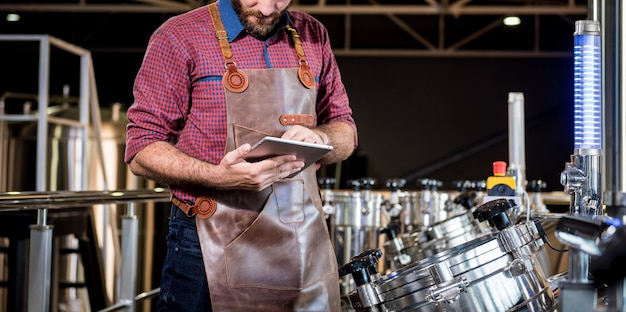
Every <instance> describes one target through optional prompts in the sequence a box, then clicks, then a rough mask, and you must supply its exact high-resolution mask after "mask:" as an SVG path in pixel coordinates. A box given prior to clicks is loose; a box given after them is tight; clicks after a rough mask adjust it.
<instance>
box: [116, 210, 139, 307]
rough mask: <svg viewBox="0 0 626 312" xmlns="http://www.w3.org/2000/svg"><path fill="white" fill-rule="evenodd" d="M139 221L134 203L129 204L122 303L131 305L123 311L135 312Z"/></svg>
mask: <svg viewBox="0 0 626 312" xmlns="http://www.w3.org/2000/svg"><path fill="white" fill-rule="evenodd" d="M138 229H139V221H138V220H137V217H136V216H135V215H134V203H129V204H128V210H127V214H126V215H124V216H122V270H121V276H120V294H119V300H120V301H121V302H128V303H129V305H128V306H127V307H125V308H124V309H123V311H129V312H130V311H135V301H134V300H135V283H136V281H137V246H138V237H139V235H138V233H139V232H138Z"/></svg>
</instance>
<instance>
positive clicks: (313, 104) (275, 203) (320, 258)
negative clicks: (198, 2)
mask: <svg viewBox="0 0 626 312" xmlns="http://www.w3.org/2000/svg"><path fill="white" fill-rule="evenodd" d="M290 2H291V1H290V0H217V2H213V3H211V4H208V5H206V6H203V7H200V8H197V9H194V10H192V11H189V12H186V13H184V14H181V15H178V16H175V17H173V18H171V19H169V20H168V21H166V22H165V23H163V25H161V26H160V27H159V28H158V29H157V30H156V31H155V32H154V33H153V35H152V36H151V38H150V41H149V44H148V47H147V50H146V53H145V56H144V60H143V63H142V65H141V68H140V69H139V72H138V74H137V77H136V80H135V84H134V89H133V94H134V98H135V99H134V103H133V105H132V106H131V107H130V108H129V110H128V118H129V124H128V126H127V142H126V143H127V144H126V158H125V160H126V162H127V163H128V164H129V166H130V169H131V171H132V172H133V173H134V174H136V175H138V176H143V177H146V178H149V179H153V180H155V181H158V182H160V183H163V184H166V185H168V187H169V189H170V192H171V193H172V207H171V212H170V221H169V233H168V235H167V238H166V239H167V245H168V251H167V256H166V259H165V264H164V266H163V276H162V281H161V289H160V296H159V302H158V304H157V307H158V310H159V311H211V310H213V311H219V312H223V311H263V312H268V311H339V310H340V298H339V297H340V294H339V279H338V272H337V260H336V258H335V255H334V252H333V247H332V244H331V242H330V239H329V235H328V229H327V227H326V222H325V217H324V214H323V212H322V210H321V206H322V205H321V199H320V193H319V189H318V185H317V179H316V168H317V167H319V166H309V167H306V168H303V166H304V163H303V161H301V160H299V159H297V158H296V156H295V155H278V156H274V157H271V158H268V159H265V160H262V161H258V162H248V161H246V155H247V154H248V153H249V152H250V150H251V145H252V144H254V143H255V142H257V141H258V140H260V139H261V138H262V137H265V136H273V137H280V138H283V139H288V140H295V141H301V142H310V143H318V144H326V145H331V146H332V147H333V150H332V151H331V152H330V153H328V154H326V155H325V156H324V157H323V158H322V159H320V161H319V163H321V164H324V163H326V164H329V163H334V162H338V161H342V160H344V159H346V158H347V157H348V156H350V155H351V154H352V152H353V151H354V149H355V147H356V145H357V131H356V125H355V122H354V119H353V118H352V110H351V108H350V106H349V102H348V97H347V94H346V90H345V88H344V85H343V83H342V81H341V76H340V73H339V69H338V67H337V63H336V60H335V57H334V55H333V53H332V50H331V46H330V41H329V38H328V32H327V30H326V28H325V27H324V26H323V25H322V24H321V23H320V22H319V21H317V20H316V19H314V18H313V17H311V16H310V15H308V14H305V13H302V12H295V11H291V10H287V7H288V6H289V3H290Z"/></svg>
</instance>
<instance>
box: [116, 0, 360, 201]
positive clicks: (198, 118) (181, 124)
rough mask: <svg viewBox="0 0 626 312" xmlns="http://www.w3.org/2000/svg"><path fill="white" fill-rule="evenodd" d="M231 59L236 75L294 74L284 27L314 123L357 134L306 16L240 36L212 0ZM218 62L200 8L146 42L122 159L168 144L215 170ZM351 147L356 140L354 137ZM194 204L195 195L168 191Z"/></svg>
mask: <svg viewBox="0 0 626 312" xmlns="http://www.w3.org/2000/svg"><path fill="white" fill-rule="evenodd" d="M218 8H219V11H220V15H221V17H222V22H223V24H224V27H225V28H226V31H227V33H228V37H229V41H230V44H231V49H232V52H233V59H234V60H235V63H236V64H237V67H238V68H240V69H244V70H245V69H246V68H249V69H262V68H295V67H297V66H298V58H297V55H296V51H295V48H294V47H293V45H292V43H291V40H290V38H289V34H288V32H287V31H286V29H285V25H286V24H287V23H291V25H292V26H293V27H294V28H295V29H296V30H297V31H298V34H299V35H300V40H301V42H302V46H303V48H304V51H305V54H306V57H307V61H308V64H309V67H310V69H311V71H312V73H313V74H314V76H315V80H316V87H317V104H316V106H317V108H316V111H317V119H318V123H319V124H324V123H327V122H329V121H333V120H342V121H345V122H347V123H348V124H350V125H351V126H352V127H353V128H354V129H355V133H356V126H355V123H354V120H353V118H352V116H351V115H352V110H351V109H350V107H349V103H348V97H347V94H346V91H345V88H344V85H343V83H342V82H341V76H340V73H339V69H338V67H337V63H336V61H335V58H334V55H333V54H332V50H331V47H330V41H329V38H328V33H327V31H326V28H325V27H324V26H323V25H322V24H321V23H320V22H319V21H317V20H315V19H314V18H313V17H311V16H310V15H307V14H304V13H301V12H291V11H289V13H288V15H287V16H285V18H284V19H283V20H282V21H281V23H280V25H279V26H280V27H279V29H278V31H277V33H276V34H275V35H274V36H272V37H271V38H269V39H267V40H266V41H261V40H258V39H256V38H254V37H252V36H248V35H246V32H245V30H244V28H243V25H242V24H241V22H240V21H239V18H238V17H237V15H236V13H235V11H234V10H233V8H232V5H231V3H230V1H227V0H218ZM224 71H225V69H224V59H223V56H222V52H221V50H220V47H219V44H218V41H217V37H216V35H215V28H214V27H213V23H212V22H211V17H210V14H209V12H208V8H207V7H206V6H203V7H200V8H198V9H195V10H192V11H189V12H187V13H184V14H181V15H179V16H176V17H173V18H171V19H169V20H168V21H166V22H165V23H164V24H163V25H161V27H159V28H158V29H157V30H156V31H155V32H154V33H153V35H152V37H151V38H150V42H149V44H148V47H147V50H146V53H145V56H144V60H143V63H142V65H141V68H140V69H139V72H138V74H137V77H136V80H135V85H134V89H133V94H134V97H135V102H134V103H133V105H132V106H131V107H130V108H129V109H128V119H129V120H130V122H129V124H128V126H127V139H126V155H125V161H126V162H130V161H131V159H132V158H133V157H134V156H135V155H136V154H137V153H138V152H139V151H140V150H141V149H143V148H144V147H145V146H147V145H149V144H151V143H153V142H156V141H167V142H172V143H173V144H175V146H176V147H177V148H178V149H180V150H181V151H183V152H185V153H186V154H188V155H190V156H192V157H195V158H198V159H202V160H205V161H208V162H210V163H213V164H218V163H219V162H220V161H221V159H222V157H223V156H224V150H225V146H226V136H227V126H226V100H225V95H224V90H223V85H222V75H223V74H224ZM355 141H356V138H355ZM171 192H172V194H173V195H174V196H176V197H177V198H179V199H181V200H187V201H193V200H194V199H195V197H196V196H197V195H199V194H200V193H201V190H190V189H185V190H183V189H171Z"/></svg>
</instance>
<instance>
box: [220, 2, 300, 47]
mask: <svg viewBox="0 0 626 312" xmlns="http://www.w3.org/2000/svg"><path fill="white" fill-rule="evenodd" d="M217 9H218V10H219V11H220V16H221V18H222V23H223V24H224V29H226V33H227V34H228V42H232V41H233V40H235V38H237V36H239V34H241V32H244V31H245V30H244V28H243V24H241V21H240V20H239V17H238V16H237V13H236V12H235V9H233V5H232V3H231V0H217ZM288 23H289V14H285V16H283V18H282V19H281V20H280V22H278V28H279V29H280V28H283V27H285V26H286V25H287V24H288Z"/></svg>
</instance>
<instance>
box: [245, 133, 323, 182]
mask: <svg viewBox="0 0 626 312" xmlns="http://www.w3.org/2000/svg"><path fill="white" fill-rule="evenodd" d="M332 150H333V147H332V146H330V145H324V144H314V143H307V142H300V141H294V140H287V139H281V138H277V137H270V136H266V137H264V138H263V139H261V141H259V142H258V143H256V144H255V145H254V146H252V149H251V150H250V153H248V155H246V157H245V159H246V160H247V161H249V162H256V161H261V160H263V159H266V158H270V157H274V156H279V155H296V158H297V159H298V160H302V161H304V167H302V170H304V169H305V168H306V167H308V166H310V165H311V164H314V163H315V162H316V161H318V160H319V159H320V158H322V157H323V156H324V155H326V154H327V153H328V152H330V151H332ZM298 173H300V171H298V172H296V173H294V174H292V175H290V176H288V178H291V177H293V176H295V175H296V174H298Z"/></svg>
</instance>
